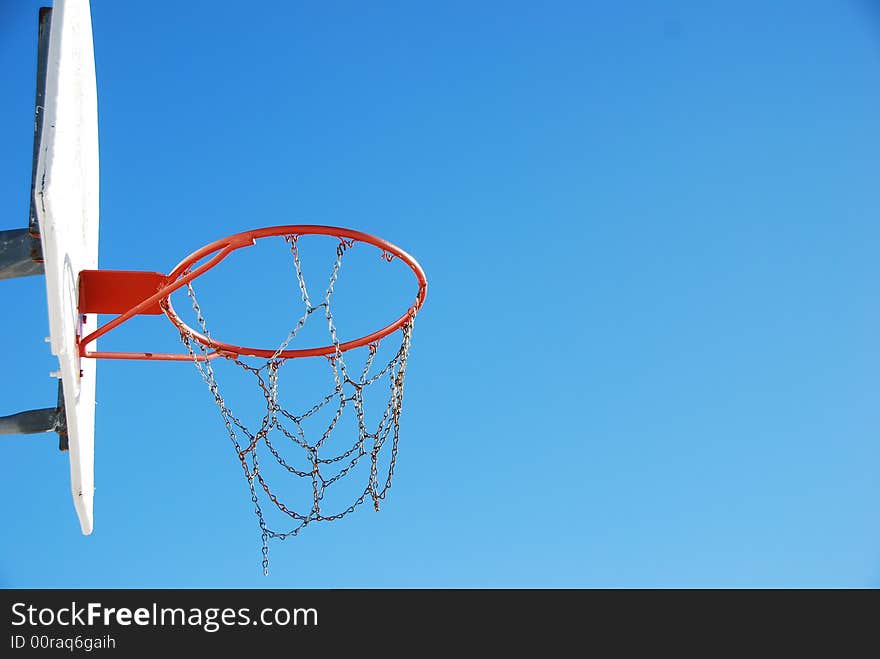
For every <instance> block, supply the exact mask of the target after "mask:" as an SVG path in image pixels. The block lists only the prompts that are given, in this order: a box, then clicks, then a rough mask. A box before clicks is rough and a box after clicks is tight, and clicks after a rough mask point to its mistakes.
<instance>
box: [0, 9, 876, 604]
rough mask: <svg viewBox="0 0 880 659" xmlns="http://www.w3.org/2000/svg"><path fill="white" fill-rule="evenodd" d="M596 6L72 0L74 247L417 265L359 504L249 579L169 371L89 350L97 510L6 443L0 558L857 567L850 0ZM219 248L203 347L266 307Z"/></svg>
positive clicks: (854, 95)
mask: <svg viewBox="0 0 880 659" xmlns="http://www.w3.org/2000/svg"><path fill="white" fill-rule="evenodd" d="M39 4H40V3H39V2H36V1H34V2H31V1H25V0H15V1H13V0H2V10H0V70H2V74H0V87H2V91H0V96H2V98H3V103H2V104H0V143H2V145H3V149H2V154H3V155H2V158H0V204H2V206H0V216H2V217H3V218H4V219H3V223H2V228H17V227H23V226H25V225H26V222H27V209H28V188H29V184H30V166H31V161H30V159H31V139H32V133H31V128H32V113H33V88H34V75H35V67H36V63H35V50H36V24H37V7H38V6H39ZM611 4H613V7H612V6H609V3H591V2H562V1H560V2H551V3H543V4H541V3H539V4H536V3H533V2H504V3H501V2H498V3H493V2H483V3H474V2H445V3H439V4H438V3H425V2H421V3H405V2H375V3H369V6H365V5H364V4H363V3H354V2H347V3H318V4H315V3H301V2H286V3H275V4H273V5H248V6H245V5H244V4H242V3H241V2H210V3H209V2H182V3H181V2H170V1H162V2H160V1H156V2H149V3H123V2H116V1H113V0H93V2H92V15H93V25H94V38H95V49H96V59H97V75H98V88H99V112H100V136H101V147H100V148H101V151H100V155H101V168H102V188H101V259H100V260H101V266H102V267H104V268H131V269H149V270H163V271H168V270H170V269H171V268H172V267H173V266H174V265H175V264H176V263H177V262H178V261H179V260H180V259H181V258H182V257H183V256H185V255H186V254H188V253H189V252H190V251H192V250H194V249H195V248H197V247H199V246H200V245H202V244H204V243H207V242H209V241H211V240H214V239H216V238H219V237H221V236H224V235H227V234H231V233H234V232H236V231H241V230H244V229H247V228H252V227H258V226H266V225H274V224H288V223H317V224H333V225H341V226H348V227H352V228H358V229H363V230H366V231H369V232H372V233H375V234H378V235H380V236H383V237H385V238H387V239H389V240H391V241H393V242H395V243H397V244H399V245H400V246H402V247H404V248H405V249H406V250H408V251H409V252H411V253H412V254H414V255H415V256H416V257H417V258H418V259H419V260H420V261H421V263H422V265H423V266H424V267H425V270H426V271H427V273H428V277H429V281H430V287H431V288H430V292H429V295H428V301H427V304H426V306H425V308H424V311H423V313H422V314H421V315H420V316H419V320H418V323H417V325H416V330H415V337H414V341H413V347H412V353H411V360H410V369H409V372H408V380H407V389H406V397H405V402H404V415H403V422H402V439H401V445H400V455H399V460H398V467H397V472H396V477H395V482H394V487H393V488H392V490H391V492H390V495H389V497H388V500H387V501H386V502H385V504H384V505H383V509H382V511H381V513H379V514H376V513H374V512H373V510H372V508H371V506H369V505H365V506H363V507H361V508H359V509H358V510H357V512H356V513H355V514H353V515H352V516H350V517H349V518H347V519H346V520H342V521H340V522H337V523H334V524H328V525H323V526H314V527H310V528H308V529H306V530H305V531H304V532H303V534H302V535H301V536H299V537H298V538H295V539H292V540H288V541H286V542H285V543H273V544H272V545H271V559H272V565H271V569H272V574H271V576H270V577H269V578H264V577H263V576H262V574H261V570H260V565H259V558H260V540H259V532H258V528H257V525H256V520H255V518H254V516H253V514H252V507H251V502H250V498H249V493H248V491H247V487H246V484H245V482H244V481H243V479H242V476H241V470H240V467H239V465H238V461H237V458H236V456H235V454H234V452H233V450H232V448H231V446H230V443H229V439H228V438H227V437H226V435H225V433H224V430H223V427H222V424H221V422H220V419H219V415H218V414H217V412H216V409H215V407H214V405H213V402H212V400H211V398H210V396H209V394H208V392H207V390H206V388H205V386H204V384H203V383H202V382H201V381H200V380H199V378H198V374H197V373H196V371H195V369H194V368H193V367H192V365H190V364H144V363H126V362H104V363H101V364H99V373H98V384H97V387H98V408H97V410H98V412H97V413H98V421H97V444H98V446H97V464H96V471H97V491H96V498H95V532H94V534H93V535H92V536H91V537H83V536H81V535H80V533H79V527H78V523H77V520H76V517H75V515H74V511H73V506H72V503H71V501H70V496H69V481H68V468H67V457H66V455H64V454H61V453H59V452H58V451H57V450H56V448H55V443H56V440H55V438H54V436H47V437H45V438H44V437H40V438H3V439H2V440H0V444H2V452H3V456H2V457H3V459H2V464H3V465H4V466H3V468H2V473H3V478H2V479H0V511H2V518H3V542H2V543H0V583H2V584H3V585H5V586H23V587H50V586H85V587H152V586H183V587H188V586H207V587H213V586H269V587H334V588H335V587H398V586H399V587H418V586H427V587H435V586H436V587H452V586H473V587H488V586H500V587H513V586H525V587H533V586H550V587H573V586H615V587H616V586H649V587H656V586H874V587H876V586H878V585H880V516H878V510H880V441H878V429H880V404H878V401H880V380H878V378H880V347H878V346H880V343H878V337H880V298H878V281H880V259H878V253H880V195H878V184H877V173H878V171H880V155H878V154H880V11H878V10H873V9H871V7H870V4H869V3H867V2H862V3H860V2H856V1H853V2H818V1H815V2H814V1H809V2H803V1H798V2H794V1H787V2H775V3H767V2H757V1H753V2H678V3H673V5H672V6H670V5H668V3H653V2H626V3H611ZM319 5H320V6H319ZM228 265H229V268H228V269H227V270H225V271H224V272H225V273H226V274H225V275H222V276H227V277H230V278H232V280H233V281H234V282H235V286H233V287H231V288H228V289H225V290H228V291H229V294H228V296H227V299H226V300H225V302H226V305H225V306H224V304H223V302H224V300H222V299H220V304H219V305H215V306H214V317H217V318H219V317H220V316H222V315H223V313H224V312H225V313H227V314H228V315H229V320H230V322H231V321H232V320H234V319H235V318H236V317H237V318H238V320H244V321H246V322H244V323H240V324H239V326H238V329H237V330H236V334H235V335H234V336H229V337H228V338H229V339H230V340H232V339H236V338H241V337H242V336H244V335H248V336H251V335H253V336H259V330H260V329H261V328H263V327H265V326H264V324H263V322H264V321H263V319H265V322H270V321H274V322H277V321H279V319H280V320H284V318H283V314H284V313H285V312H289V311H290V310H291V309H297V310H298V307H296V306H295V305H296V304H297V299H296V298H295V297H291V298H289V299H285V298H284V297H283V296H278V297H277V298H276V299H275V300H274V301H271V300H268V301H265V300H264V301H263V302H255V300H256V297H255V298H251V291H254V293H253V295H255V296H257V293H259V294H263V293H265V292H266V291H267V290H268V289H269V287H270V285H273V284H278V283H279V282H280V283H282V284H284V285H290V283H291V282H290V280H289V279H287V280H284V279H283V277H281V278H279V277H278V276H276V273H274V271H271V270H270V271H267V272H264V271H261V268H260V263H259V262H258V261H257V262H254V261H251V262H246V261H245V260H242V261H241V262H240V263H239V262H238V261H230V262H229V264H228ZM237 265H240V266H241V265H244V266H246V267H239V268H238V269H236V266H237ZM288 274H289V273H288ZM218 276H220V275H218ZM403 276H404V277H405V273H404V275H403ZM363 281H371V280H363ZM395 281H396V280H395ZM359 282H360V283H363V282H361V281H360V280H358V281H351V280H349V281H348V284H350V285H352V286H356V285H357V284H358V283H359ZM404 283H409V282H404ZM0 286H2V299H3V304H4V307H5V309H6V310H7V313H6V315H5V318H6V322H4V323H2V324H0V339H2V341H3V343H4V345H6V346H7V354H6V358H5V374H6V375H5V378H4V380H5V385H4V386H2V387H0V390H2V392H3V393H2V398H0V400H2V405H0V408H2V409H0V413H11V412H15V411H18V410H20V409H24V408H28V407H41V406H46V405H50V404H52V403H53V402H54V395H55V390H54V383H53V381H52V380H50V378H49V377H48V376H47V374H48V372H49V371H51V370H53V369H54V365H53V361H52V360H53V358H52V357H51V355H49V353H48V349H47V346H46V345H45V344H44V343H43V337H44V336H45V335H46V334H47V318H46V309H45V290H44V287H43V282H42V281H41V280H40V279H38V278H32V279H28V280H15V281H8V282H3V283H2V285H0ZM344 288H345V283H343V282H341V283H340V290H342V289H344ZM366 290H367V293H366V294H365V295H366V297H364V296H361V295H360V294H358V299H357V300H356V302H357V303H358V304H362V306H363V308H364V309H367V308H369V309H377V308H379V307H378V306H377V305H381V304H383V303H384V302H390V303H391V304H392V306H395V305H401V304H405V302H406V299H405V297H400V296H398V297H396V298H395V295H397V294H398V293H399V291H398V289H397V288H395V287H394V285H392V284H389V289H388V292H387V293H385V294H383V293H382V290H378V289H377V288H376V287H367V289H366ZM369 294H372V295H374V296H376V297H374V298H372V299H369ZM383 301H384V302H383ZM252 302H254V304H253V305H251V306H250V307H249V306H248V305H249V303H252ZM354 308H356V306H355V307H354ZM395 308H396V307H395ZM364 314H365V315H364V316H360V315H357V314H356V315H355V316H352V317H349V318H350V320H351V322H352V327H354V326H355V325H356V323H357V321H358V319H360V320H364V318H366V317H367V315H368V314H367V312H366V311H364ZM370 322H372V321H370ZM250 332H252V333H253V334H249V333H250ZM270 343H271V341H270ZM111 344H112V345H113V346H116V347H118V348H120V349H123V348H134V347H140V348H143V349H150V348H155V349H159V348H173V347H174V346H175V345H176V339H175V334H174V332H173V330H172V328H171V327H170V325H169V324H168V323H167V322H165V321H164V319H161V318H158V319H146V320H143V321H139V323H138V324H137V325H136V326H134V327H133V328H129V329H128V330H127V333H121V334H120V335H119V337H117V338H114V339H112V340H111V339H110V338H108V339H107V341H106V342H105V344H104V345H105V347H109V346H110V345H111ZM285 385H286V389H285V391H286V395H288V396H290V400H292V401H295V403H294V404H293V405H292V407H295V408H297V409H299V408H304V407H308V406H309V405H310V404H311V403H312V402H314V401H315V400H317V398H318V397H319V394H320V393H322V392H323V391H324V389H323V387H313V386H305V385H304V386H298V385H299V382H298V381H297V379H296V378H293V379H290V380H288V381H286V382H285ZM375 393H376V396H375V399H376V400H377V401H379V403H380V404H381V402H382V400H381V398H382V396H384V391H382V392H375ZM254 395H255V391H254V389H253V388H252V387H251V388H249V389H248V388H245V387H243V386H241V387H239V386H238V385H236V384H234V382H233V384H232V386H231V388H230V389H228V391H227V396H228V398H229V399H230V401H232V402H236V401H241V404H244V401H249V400H251V399H252V398H253V396H254Z"/></svg>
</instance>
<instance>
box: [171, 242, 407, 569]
mask: <svg viewBox="0 0 880 659" xmlns="http://www.w3.org/2000/svg"><path fill="white" fill-rule="evenodd" d="M298 237H299V236H296V235H288V236H285V240H286V241H287V242H288V243H289V244H290V252H291V254H292V256H293V263H294V269H295V271H296V278H297V282H298V284H299V289H300V293H301V296H302V302H303V304H304V306H305V311H304V313H303V314H302V315H301V316H300V317H299V319H298V320H297V322H296V324H295V325H294V327H293V328H292V329H291V330H290V331H289V333H288V334H287V336H286V337H285V339H284V340H283V341H282V342H281V344H280V345H279V346H278V348H277V350H275V354H274V355H273V356H272V357H269V358H268V359H266V360H265V362H262V363H261V365H260V366H253V365H250V364H247V363H245V362H244V361H242V359H241V358H239V357H228V359H230V360H231V361H233V362H234V363H235V364H237V365H238V366H240V367H241V368H242V369H243V370H244V371H245V372H247V373H249V374H250V375H252V376H253V377H254V379H255V381H256V383H257V385H258V386H259V388H260V390H261V392H262V394H263V397H264V398H265V401H266V412H265V415H264V416H263V418H262V419H261V420H260V422H259V426H258V427H249V426H247V425H245V423H244V422H242V420H241V419H240V418H239V417H238V416H236V415H235V414H234V413H233V412H232V410H231V409H230V407H229V405H228V404H227V402H226V401H225V400H224V399H223V396H222V394H221V392H220V387H219V385H218V384H217V379H216V377H215V372H214V368H213V367H212V365H211V361H210V360H208V359H207V355H208V350H209V349H208V347H207V346H205V345H203V344H202V343H201V342H199V341H197V340H196V339H195V338H194V337H193V335H192V334H191V333H190V332H186V331H181V334H180V339H181V341H182V342H183V344H184V346H185V347H186V349H187V351H188V352H189V355H190V357H192V359H193V363H194V364H195V366H196V368H197V369H198V371H199V373H200V374H201V376H202V379H203V380H204V381H205V383H206V384H207V385H208V389H209V390H210V391H211V394H212V395H213V397H214V401H215V402H216V403H217V407H218V408H219V410H220V415H221V417H222V419H223V424H224V425H225V427H226V431H227V432H228V434H229V438H230V439H231V440H232V445H233V446H234V447H235V452H236V454H237V455H238V459H239V460H240V462H241V467H242V470H243V471H244V476H245V479H246V480H247V483H248V487H249V489H250V493H251V501H252V502H253V505H254V512H255V513H256V516H257V520H258V522H259V525H260V531H261V538H262V566H263V574H265V575H268V574H269V539H270V538H277V539H279V540H285V539H287V538H289V537H291V536H295V535H297V534H299V532H300V531H301V530H302V529H304V528H305V527H306V526H307V525H309V524H311V523H313V522H332V521H335V520H338V519H341V518H342V517H345V516H346V515H348V514H349V513H351V512H353V511H354V509H355V508H357V507H358V506H359V505H360V504H362V503H363V502H364V501H366V500H367V499H368V498H369V499H371V500H372V502H373V506H374V507H375V509H376V510H377V511H378V510H379V501H380V500H382V499H384V498H385V495H386V494H387V492H388V489H389V488H390V487H391V479H392V477H393V475H394V467H395V465H396V462H397V447H398V440H399V430H400V412H401V406H402V403H403V382H404V375H405V373H406V363H407V358H408V355H409V347H410V338H411V336H412V328H413V321H414V320H415V314H414V313H413V314H411V315H410V318H409V321H408V322H407V323H406V324H404V325H403V327H402V328H401V329H400V333H401V335H402V340H401V344H400V348H399V349H398V351H397V353H396V354H395V355H394V356H393V357H392V358H391V360H390V361H389V362H388V363H387V364H385V365H384V366H382V368H381V369H380V370H379V371H377V372H374V373H373V374H372V375H371V374H370V372H371V370H372V366H373V361H374V360H375V357H376V353H377V349H378V342H377V343H372V344H370V345H369V347H368V349H369V354H368V356H367V358H366V361H365V364H364V366H363V368H362V369H361V370H360V373H359V374H358V375H356V376H355V377H352V375H351V374H350V372H349V369H348V366H347V365H346V363H345V360H344V358H343V353H342V351H341V350H340V347H339V346H340V341H339V338H338V337H337V334H336V325H335V323H334V320H333V314H332V313H331V310H330V298H331V296H332V295H333V287H334V286H335V284H336V280H337V278H338V276H339V270H340V268H341V266H342V257H343V255H344V254H345V252H346V250H347V249H348V248H350V247H351V246H352V245H353V241H351V240H345V239H340V243H339V245H338V246H337V248H336V260H335V261H334V263H333V268H332V270H331V273H330V279H329V282H328V284H327V288H326V290H325V292H324V296H323V299H322V300H321V302H320V303H318V304H313V303H312V301H311V298H310V297H309V293H308V288H307V286H306V282H305V279H304V277H303V272H302V265H301V263H300V258H299V252H298V249H297V239H298ZM382 257H383V258H385V259H386V260H390V259H388V255H387V254H386V253H383V254H382ZM183 274H186V273H183ZM187 295H188V296H189V298H190V300H191V302H192V308H193V311H194V312H195V315H196V319H197V321H198V325H199V327H200V328H201V331H202V333H203V334H204V335H205V336H206V337H209V338H210V336H211V335H210V333H209V331H208V328H207V325H206V322H205V318H204V316H203V315H202V310H201V307H200V306H199V303H198V301H197V299H196V294H195V291H194V290H193V287H192V285H191V284H187ZM318 311H323V316H324V318H325V319H326V321H327V328H328V331H329V334H330V338H331V341H332V345H333V346H334V348H335V352H334V353H333V354H331V355H328V356H327V357H326V359H327V363H328V365H329V368H330V369H331V371H332V375H333V382H334V385H335V386H334V388H333V390H332V391H330V392H329V393H328V394H326V395H325V396H324V397H323V398H321V399H320V400H319V401H318V402H317V403H315V404H314V405H313V406H312V407H311V408H309V409H307V410H306V411H304V412H300V413H299V414H295V413H293V412H291V411H289V410H286V409H284V408H283V407H282V406H281V405H280V404H279V402H278V387H279V380H280V374H281V372H282V367H283V366H284V364H285V362H286V361H287V360H286V359H283V358H280V357H279V355H280V354H281V352H282V351H283V350H285V349H286V348H287V346H288V345H289V344H290V343H291V342H292V341H293V340H294V339H295V338H296V335H297V334H298V333H299V331H300V330H301V329H302V328H303V327H304V326H305V324H306V322H307V321H308V320H309V318H310V317H311V316H312V314H314V313H316V312H318ZM383 380H387V382H388V386H389V389H390V395H389V397H388V402H387V404H386V405H385V409H384V412H383V413H382V415H381V418H380V419H379V422H378V424H377V425H376V426H375V427H371V428H369V429H368V428H367V425H366V422H365V419H364V392H365V390H366V389H367V387H369V386H371V385H373V384H376V383H378V382H381V381H383ZM345 385H349V386H350V389H351V391H352V393H349V394H346V392H345V391H344V387H345ZM328 406H329V412H330V414H331V417H330V421H329V424H327V425H326V426H323V432H321V433H320V434H317V435H316V434H315V433H307V432H306V430H305V428H304V427H303V422H304V421H305V420H306V419H308V418H309V417H313V416H314V415H316V414H317V413H318V411H319V410H321V409H324V408H326V407H328ZM348 406H352V407H353V408H354V414H355V417H356V419H357V433H355V436H354V438H353V442H352V443H351V445H350V446H347V448H345V449H344V450H340V449H338V448H336V449H335V450H334V449H331V448H330V444H331V443H330V442H328V439H329V438H330V435H331V434H332V433H333V430H334V428H335V427H336V426H337V423H338V422H339V420H340V418H342V415H343V412H344V410H345V409H346V407H348ZM334 407H335V409H333V408H334ZM273 437H274V439H273ZM389 438H390V440H391V442H390V451H389V452H387V453H390V457H389V458H388V464H387V468H385V469H382V472H383V473H382V474H381V476H380V468H379V458H380V452H381V451H382V449H383V447H384V446H385V445H386V443H387V441H388V439H389ZM332 444H333V446H334V447H337V446H339V443H338V442H334V443H332ZM279 446H281V447H282V448H286V449H289V448H292V447H296V448H298V450H300V451H302V453H303V455H304V457H305V459H306V463H307V464H308V465H310V468H306V469H297V468H296V467H294V466H292V465H291V464H290V463H289V462H288V461H287V460H285V459H284V457H283V456H282V455H281V450H280V449H279ZM261 448H262V449H265V450H263V451H260V450H259V449H261ZM258 453H260V454H261V455H262V456H263V457H264V458H265V457H266V454H267V453H268V455H269V456H271V458H272V459H274V460H275V461H276V462H277V464H278V465H280V466H281V467H282V468H283V469H284V470H286V471H287V472H288V473H289V474H291V475H292V476H294V477H296V478H301V479H306V480H307V481H310V482H311V488H310V489H311V496H310V497H309V500H308V501H307V502H305V503H304V504H303V505H301V506H297V507H293V506H291V505H289V504H287V503H284V502H283V501H281V499H280V498H279V497H278V496H276V494H275V493H274V492H273V490H272V488H271V487H270V485H269V483H267V482H266V480H264V478H263V473H262V471H261V469H260V459H261V458H260V456H259V455H258ZM367 456H369V460H370V465H369V478H368V480H367V483H366V485H365V487H364V489H363V491H360V493H359V494H358V495H357V496H356V497H355V499H354V501H353V502H352V503H351V504H350V505H349V506H348V507H347V508H345V509H344V510H342V511H341V512H334V513H330V514H328V513H326V512H325V511H324V510H323V509H322V508H321V504H322V502H323V500H324V495H325V492H326V491H327V490H328V488H330V487H331V486H332V485H333V484H334V483H337V482H338V481H339V480H340V479H342V478H344V477H345V476H346V475H347V474H348V473H349V472H351V470H352V469H354V468H355V467H356V466H357V465H358V464H359V462H360V461H361V459H362V458H366V457H367ZM334 469H335V470H336V471H335V473H333V475H330V472H331V471H333V470H334ZM267 501H268V502H271V504H272V505H274V506H275V507H276V508H277V509H278V510H279V511H281V513H283V514H284V515H286V516H287V517H288V518H289V519H290V525H289V527H288V528H287V529H286V530H283V531H279V530H275V529H273V528H270V527H269V524H268V523H267V521H266V518H265V515H264V513H263V506H264V505H266V503H267ZM261 502H262V503H261Z"/></svg>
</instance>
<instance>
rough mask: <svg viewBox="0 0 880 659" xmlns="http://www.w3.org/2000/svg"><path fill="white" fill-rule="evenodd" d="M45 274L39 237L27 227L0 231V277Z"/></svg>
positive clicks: (8, 277)
mask: <svg viewBox="0 0 880 659" xmlns="http://www.w3.org/2000/svg"><path fill="white" fill-rule="evenodd" d="M42 274H45V270H44V269H43V251H42V249H41V247H40V239H39V238H34V237H33V236H32V235H31V233H30V231H29V230H28V229H12V230H9V231H0V279H12V278H13V277H27V276H29V275H42Z"/></svg>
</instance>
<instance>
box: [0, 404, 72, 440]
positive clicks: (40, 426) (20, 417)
mask: <svg viewBox="0 0 880 659" xmlns="http://www.w3.org/2000/svg"><path fill="white" fill-rule="evenodd" d="M57 430H58V408H57V407H44V408H43V409H41V410H28V411H27V412H19V413H18V414H10V415H9V416H0V435H35V434H36V433H40V432H56V431H57Z"/></svg>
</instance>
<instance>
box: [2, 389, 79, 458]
mask: <svg viewBox="0 0 880 659" xmlns="http://www.w3.org/2000/svg"><path fill="white" fill-rule="evenodd" d="M44 432H56V433H58V438H59V443H58V448H59V449H60V450H62V451H66V450H67V415H66V414H65V411H64V389H63V387H62V384H61V380H58V404H57V405H56V406H55V407H44V408H43V409H40V410H28V411H26V412H19V413H18V414H10V415H9V416H0V435H35V434H38V433H44Z"/></svg>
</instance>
